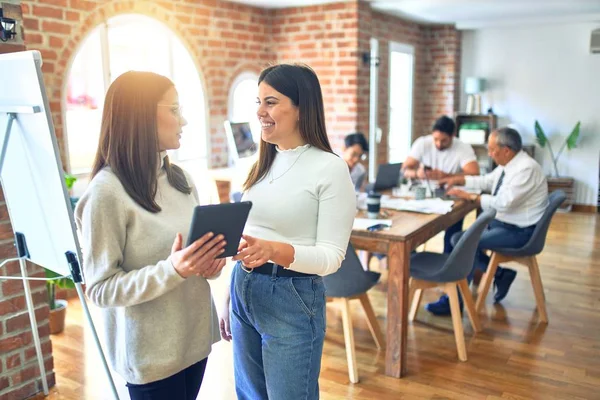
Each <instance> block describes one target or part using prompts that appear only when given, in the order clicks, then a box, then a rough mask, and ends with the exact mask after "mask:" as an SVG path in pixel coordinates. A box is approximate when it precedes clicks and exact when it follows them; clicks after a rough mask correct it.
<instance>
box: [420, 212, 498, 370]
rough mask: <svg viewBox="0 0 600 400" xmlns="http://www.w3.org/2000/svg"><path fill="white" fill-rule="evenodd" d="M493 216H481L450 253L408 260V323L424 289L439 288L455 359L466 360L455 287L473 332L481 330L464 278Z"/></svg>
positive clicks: (422, 254)
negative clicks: (447, 314) (446, 303)
mask: <svg viewBox="0 0 600 400" xmlns="http://www.w3.org/2000/svg"><path fill="white" fill-rule="evenodd" d="M495 216H496V210H488V211H485V212H484V213H482V214H481V215H480V216H479V217H478V218H477V219H476V220H475V222H474V223H473V225H471V226H470V227H469V229H467V230H466V232H465V233H464V235H462V237H461V238H460V240H459V241H458V243H457V244H456V246H454V249H453V250H452V252H451V253H450V254H440V253H430V252H427V251H424V252H421V253H415V254H413V255H412V256H411V258H410V297H411V298H412V304H411V308H410V313H409V320H410V321H413V320H414V319H415V317H416V315H417V312H418V311H419V304H420V303H421V296H422V294H423V289H428V288H433V287H442V289H443V290H444V292H446V294H447V295H448V297H449V298H450V311H451V314H452V326H453V328H454V339H455V341H456V349H457V352H458V359H459V360H461V361H467V350H466V347H465V337H464V332H463V326H462V316H461V312H460V305H459V299H458V292H457V287H458V288H459V289H460V292H461V294H462V297H463V300H464V303H465V307H466V309H467V314H468V316H469V320H470V321H471V325H472V326H473V330H474V331H475V332H480V331H481V324H480V323H479V318H478V317H477V313H476V312H475V306H474V304H473V297H472V296H471V292H470V290H469V284H468V283H467V275H469V273H470V272H471V269H472V268H473V261H474V259H475V252H476V251H477V244H478V243H479V239H480V237H481V234H482V233H483V230H484V229H485V227H486V226H487V225H488V224H489V223H490V221H491V220H493V219H494V217H495Z"/></svg>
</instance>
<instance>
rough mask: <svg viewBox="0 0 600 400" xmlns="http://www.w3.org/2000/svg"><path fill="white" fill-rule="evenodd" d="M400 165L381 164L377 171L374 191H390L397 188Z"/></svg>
mask: <svg viewBox="0 0 600 400" xmlns="http://www.w3.org/2000/svg"><path fill="white" fill-rule="evenodd" d="M401 169H402V163H394V164H381V165H380V166H379V169H378V170H377V178H375V187H374V188H373V189H374V190H376V191H377V190H385V189H391V188H393V187H396V186H398V181H399V180H400V170H401Z"/></svg>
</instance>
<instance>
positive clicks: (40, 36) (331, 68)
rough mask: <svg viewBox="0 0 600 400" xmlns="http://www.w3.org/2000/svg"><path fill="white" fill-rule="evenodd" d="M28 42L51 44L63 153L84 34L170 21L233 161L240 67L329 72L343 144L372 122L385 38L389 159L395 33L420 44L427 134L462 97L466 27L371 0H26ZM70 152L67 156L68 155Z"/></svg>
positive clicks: (416, 123) (332, 130)
mask: <svg viewBox="0 0 600 400" xmlns="http://www.w3.org/2000/svg"><path fill="white" fill-rule="evenodd" d="M23 11H24V15H25V26H26V28H27V33H28V36H27V37H26V41H27V44H28V47H29V48H36V49H40V50H41V51H42V55H43V56H44V59H45V65H44V72H45V80H46V86H47V88H48V92H49V97H50V102H51V109H52V110H53V113H54V123H55V128H56V132H57V136H58V138H59V142H60V144H61V145H60V147H61V150H62V153H63V154H65V153H64V143H65V141H64V140H62V139H63V137H64V134H63V129H64V127H63V120H62V115H61V109H60V104H61V99H62V97H63V95H64V93H63V90H64V86H65V83H66V75H67V73H68V66H69V65H70V62H71V60H72V58H73V57H74V55H75V53H76V51H77V48H78V46H79V45H80V44H81V40H82V38H83V37H85V35H86V34H87V33H88V32H90V31H91V30H92V29H93V28H94V27H95V26H97V25H98V24H99V23H100V22H102V21H104V20H106V19H107V18H110V17H112V16H114V15H117V14H122V13H140V14H144V15H148V16H150V17H154V18H156V19H157V20H159V21H161V22H163V23H165V24H166V25H167V26H169V27H170V28H171V29H172V30H173V31H174V32H175V33H176V34H177V35H178V36H179V37H180V38H181V39H182V40H183V42H184V44H186V45H187V47H188V49H190V51H191V55H192V58H193V59H194V60H195V61H196V64H197V65H198V67H199V71H200V75H201V77H202V78H203V79H204V85H205V88H206V91H207V92H206V93H205V95H206V98H207V99H208V103H209V126H210V148H209V154H210V164H211V165H212V166H221V165H224V163H226V160H227V157H226V141H225V136H224V132H223V128H222V121H223V120H224V119H226V117H227V95H228V92H229V86H230V85H231V82H232V81H233V79H234V78H235V74H236V73H237V72H241V71H243V70H252V71H259V70H260V69H261V68H262V67H264V66H265V65H267V64H268V63H270V62H295V61H300V62H305V63H307V64H309V65H311V66H312V67H313V68H314V69H315V70H316V72H317V74H318V75H319V77H320V80H321V84H322V87H323V94H324V100H325V107H326V118H327V128H328V132H329V135H330V139H331V143H332V145H333V147H334V149H336V150H339V149H340V148H341V147H342V139H343V137H344V136H345V135H346V134H347V133H349V132H353V131H356V130H361V131H363V132H365V133H367V132H368V121H369V110H368V108H369V68H368V66H367V65H365V64H363V62H362V61H361V59H360V55H361V53H363V52H365V51H367V52H368V51H369V39H370V38H371V37H376V38H378V39H379V40H380V55H381V64H380V68H379V71H380V72H379V88H380V90H379V115H378V118H379V121H378V122H379V126H380V127H381V128H382V130H383V136H382V142H381V144H380V146H379V150H380V153H381V154H380V161H381V162H384V161H385V160H386V159H387V134H388V132H387V130H388V115H387V113H388V111H387V110H388V97H389V91H388V89H387V85H388V77H389V70H388V68H387V67H388V60H387V58H388V49H389V47H388V43H389V41H392V40H393V41H397V42H401V43H408V44H412V45H414V46H415V50H416V54H415V56H416V71H415V85H414V93H415V94H414V106H413V107H414V110H413V136H414V137H417V136H420V135H422V134H426V133H428V131H429V127H430V126H431V123H432V122H433V120H434V119H435V118H436V117H437V116H439V115H441V114H444V113H445V114H449V115H452V114H453V112H454V109H455V107H456V106H457V105H458V95H459V92H458V91H454V87H455V86H456V85H457V84H458V82H459V80H460V79H459V76H458V75H459V65H460V60H459V54H460V35H459V33H458V32H457V31H456V30H455V29H454V28H452V27H448V26H441V27H431V26H423V25H419V24H416V23H413V22H408V21H405V20H402V19H400V18H396V17H392V16H388V15H385V14H382V13H379V12H373V11H372V10H371V8H370V6H369V4H368V3H366V2H363V1H350V2H340V3H333V4H326V5H316V6H307V7H295V8H287V9H276V10H270V11H269V10H261V9H257V8H253V7H247V6H242V5H238V4H234V3H230V2H225V1H221V0H204V1H200V0H179V1H171V2H167V1H151V0H146V1H135V2H133V1H125V0H118V1H108V0H77V1H75V0H70V2H69V3H68V1H67V0H44V1H43V5H42V2H41V1H39V0H24V1H23ZM63 160H66V159H65V157H63Z"/></svg>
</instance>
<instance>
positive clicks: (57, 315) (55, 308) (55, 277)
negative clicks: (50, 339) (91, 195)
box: [45, 174, 77, 335]
mask: <svg viewBox="0 0 600 400" xmlns="http://www.w3.org/2000/svg"><path fill="white" fill-rule="evenodd" d="M76 180H77V178H76V177H74V176H73V175H69V174H65V184H66V186H67V189H68V190H71V189H72V188H73V184H74V183H75V181H76ZM76 201H77V200H76V199H74V198H71V206H72V207H75V202H76ZM45 272H46V278H48V280H47V281H46V289H47V290H48V306H49V307H50V318H49V325H50V333H51V334H53V335H54V334H57V333H61V332H62V331H63V330H64V329H65V318H66V316H67V304H68V303H67V301H66V300H62V299H57V298H56V289H57V288H58V289H75V284H74V283H73V281H72V280H71V279H69V278H64V277H62V275H59V274H57V273H56V272H54V271H50V270H49V269H45Z"/></svg>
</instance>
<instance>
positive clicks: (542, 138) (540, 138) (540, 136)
mask: <svg viewBox="0 0 600 400" xmlns="http://www.w3.org/2000/svg"><path fill="white" fill-rule="evenodd" d="M534 127H535V138H536V140H537V142H538V144H539V145H540V147H544V146H546V143H547V142H548V138H547V137H546V134H545V133H544V130H543V129H542V126H541V125H540V123H539V122H538V121H537V119H536V120H535V126H534Z"/></svg>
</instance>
